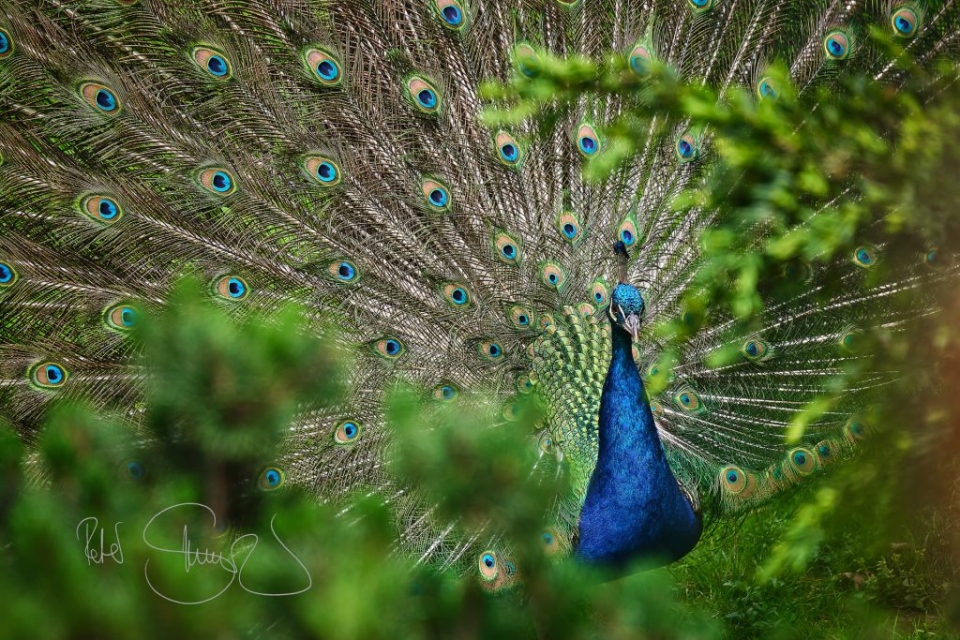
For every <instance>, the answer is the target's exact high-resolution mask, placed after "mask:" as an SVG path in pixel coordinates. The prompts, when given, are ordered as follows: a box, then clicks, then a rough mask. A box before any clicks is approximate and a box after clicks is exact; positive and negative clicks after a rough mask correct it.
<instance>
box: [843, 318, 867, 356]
mask: <svg viewBox="0 0 960 640" xmlns="http://www.w3.org/2000/svg"><path fill="white" fill-rule="evenodd" d="M862 343H863V334H862V333H861V331H860V329H858V328H857V327H855V326H852V325H851V326H848V327H846V328H844V330H843V331H841V332H840V340H839V346H840V350H841V351H844V352H846V353H856V352H857V351H860V349H861V347H862V346H863V344H862Z"/></svg>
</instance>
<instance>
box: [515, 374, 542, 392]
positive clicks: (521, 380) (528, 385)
mask: <svg viewBox="0 0 960 640" xmlns="http://www.w3.org/2000/svg"><path fill="white" fill-rule="evenodd" d="M537 380H538V378H537V374H536V373H533V372H531V373H523V374H521V375H519V376H517V391H519V392H520V393H522V394H528V393H530V392H531V391H533V389H534V387H536V386H537Z"/></svg>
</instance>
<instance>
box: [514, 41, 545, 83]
mask: <svg viewBox="0 0 960 640" xmlns="http://www.w3.org/2000/svg"><path fill="white" fill-rule="evenodd" d="M513 60H514V63H515V64H516V65H517V69H519V70H520V73H522V74H523V75H525V76H527V77H528V78H535V77H537V75H539V69H538V68H537V64H538V63H539V61H540V57H539V56H538V55H537V52H536V51H535V50H534V49H533V47H531V46H530V45H528V44H519V45H517V46H516V48H515V49H514V50H513Z"/></svg>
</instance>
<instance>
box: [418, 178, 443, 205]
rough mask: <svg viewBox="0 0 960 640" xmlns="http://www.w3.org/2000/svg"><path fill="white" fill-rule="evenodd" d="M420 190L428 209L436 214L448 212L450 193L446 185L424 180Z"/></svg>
mask: <svg viewBox="0 0 960 640" xmlns="http://www.w3.org/2000/svg"><path fill="white" fill-rule="evenodd" d="M420 190H421V191H422V192H423V197H424V198H426V201H427V206H428V207H430V209H432V210H433V211H436V212H438V213H445V212H447V211H449V210H450V191H449V190H448V189H447V187H446V185H444V184H443V183H441V182H439V181H437V180H424V181H423V184H422V185H421V186H420Z"/></svg>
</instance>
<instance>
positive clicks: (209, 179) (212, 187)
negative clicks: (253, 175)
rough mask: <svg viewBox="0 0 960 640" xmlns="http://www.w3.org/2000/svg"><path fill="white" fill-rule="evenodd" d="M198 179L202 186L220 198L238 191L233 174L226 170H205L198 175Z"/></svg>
mask: <svg viewBox="0 0 960 640" xmlns="http://www.w3.org/2000/svg"><path fill="white" fill-rule="evenodd" d="M198 179H199V180H200V186H202V187H203V188H204V189H206V190H207V191H209V192H210V193H213V194H215V195H218V196H225V195H228V194H230V193H233V191H234V190H235V189H236V181H235V180H234V179H233V174H232V173H230V172H229V171H227V170H226V169H220V168H211V169H204V170H203V171H201V172H200V174H199V175H198Z"/></svg>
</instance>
